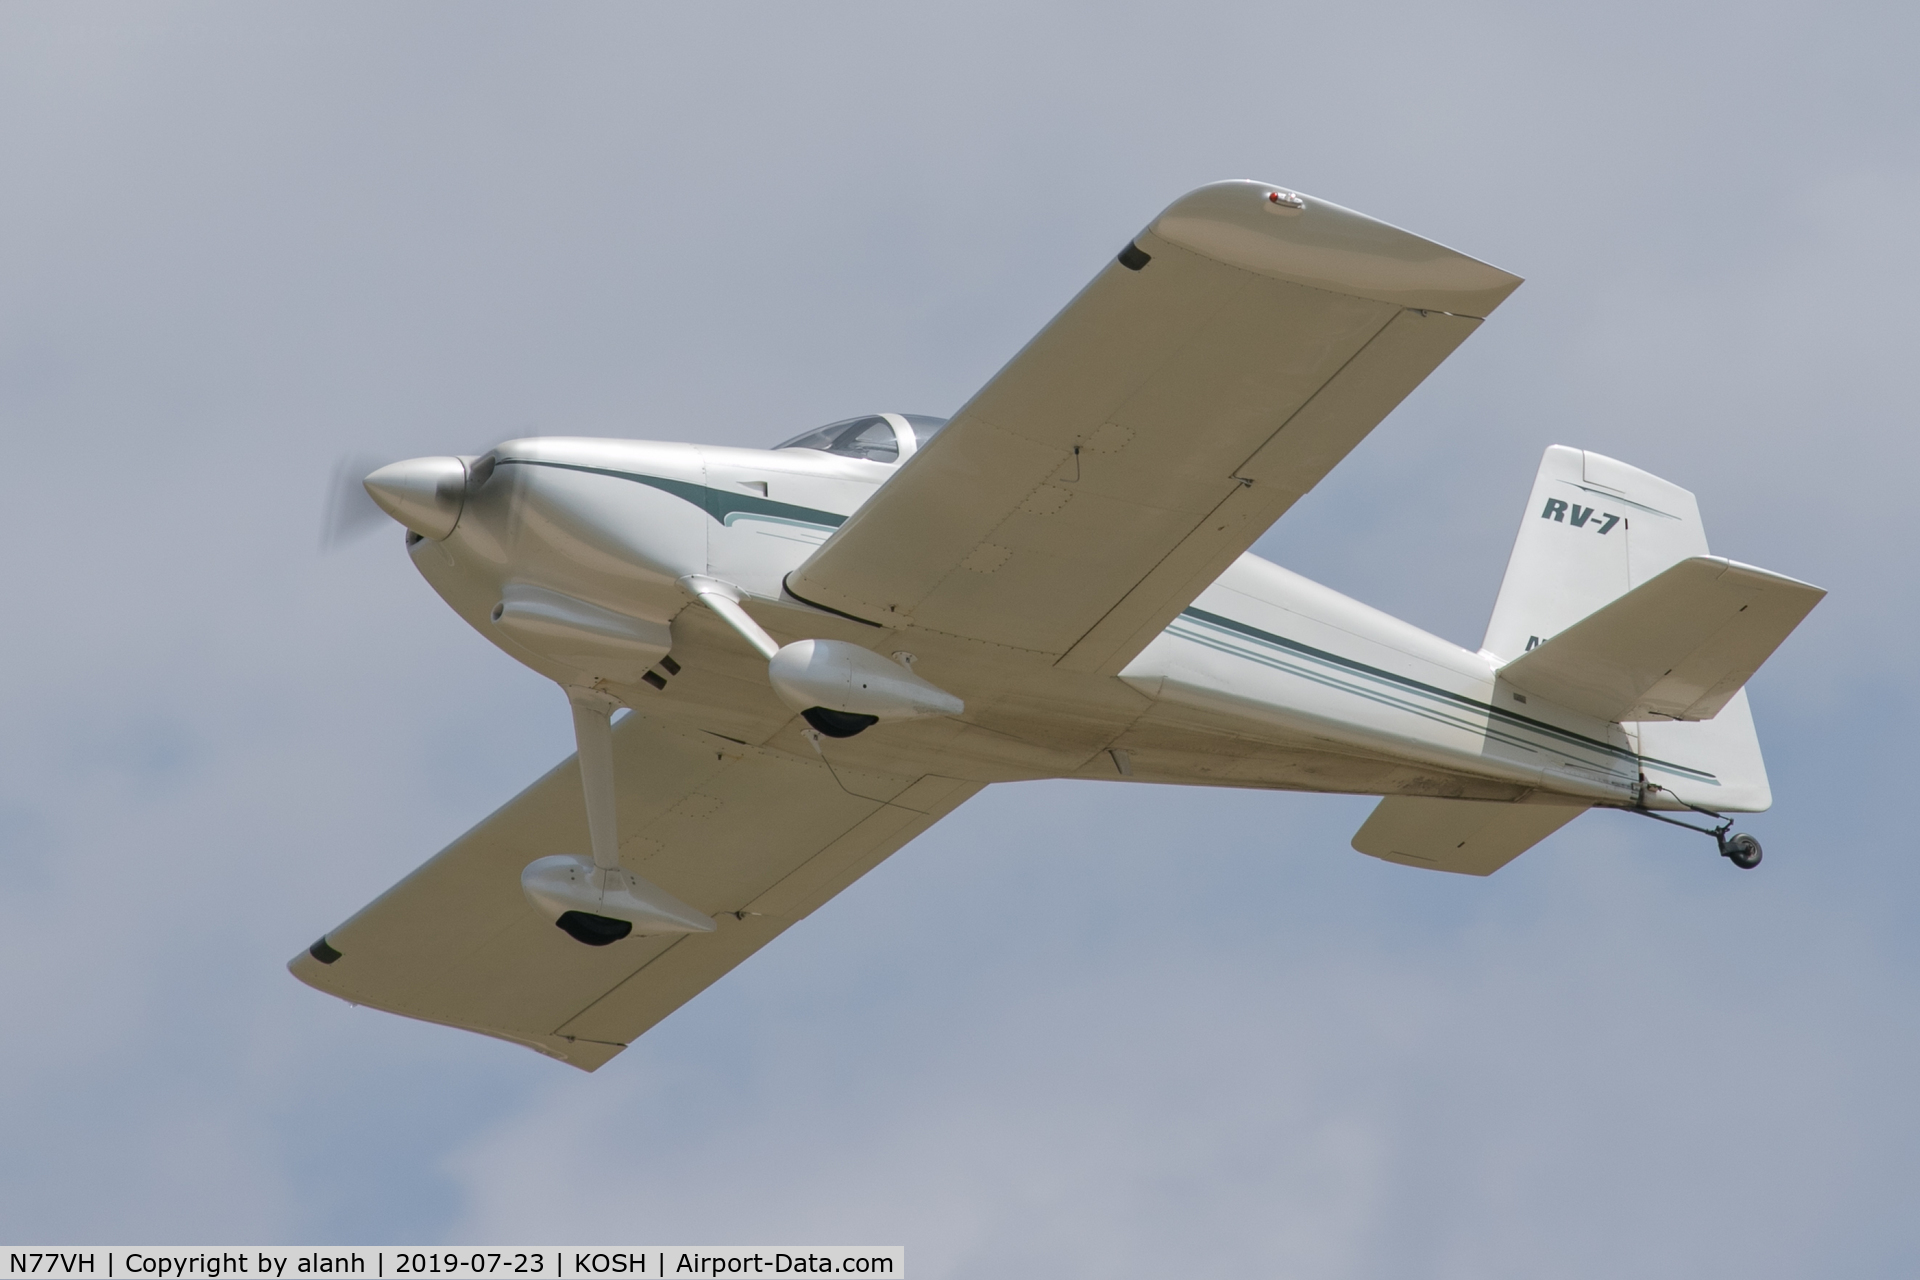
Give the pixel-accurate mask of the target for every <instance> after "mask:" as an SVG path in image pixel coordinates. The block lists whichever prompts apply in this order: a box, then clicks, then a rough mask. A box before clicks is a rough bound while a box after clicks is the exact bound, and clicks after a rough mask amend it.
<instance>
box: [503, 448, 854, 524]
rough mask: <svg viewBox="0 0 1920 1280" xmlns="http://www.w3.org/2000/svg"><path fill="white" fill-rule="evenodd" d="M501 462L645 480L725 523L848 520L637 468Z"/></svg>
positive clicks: (523, 460)
mask: <svg viewBox="0 0 1920 1280" xmlns="http://www.w3.org/2000/svg"><path fill="white" fill-rule="evenodd" d="M498 465H500V466H503V467H504V466H508V465H513V466H522V467H552V468H554V469H555V470H558V471H584V472H585V473H587V474H588V475H593V476H612V477H613V478H614V479H616V480H631V481H633V482H634V483H635V484H644V485H646V486H647V487H648V488H650V489H658V490H660V492H662V493H670V494H672V495H673V496H674V497H676V498H679V499H680V500H681V501H682V502H690V503H692V504H693V505H694V506H696V507H699V508H700V509H701V510H702V511H704V512H706V513H707V514H708V515H710V516H712V517H713V518H714V519H715V520H718V521H719V522H720V523H722V524H725V523H726V522H727V517H728V516H731V515H737V514H739V513H741V512H745V513H746V514H747V515H752V516H775V517H778V518H780V519H782V520H792V521H795V522H796V523H799V524H810V525H815V526H825V527H826V528H829V529H838V528H839V527H840V526H841V525H843V524H845V523H846V522H847V518H846V517H845V516H843V515H837V514H835V513H834V512H831V511H820V510H818V509H816V508H814V507H799V506H795V505H794V504H793V503H791V502H775V501H773V500H772V499H770V498H756V497H753V496H752V495H750V494H744V493H726V492H723V491H722V490H719V489H709V488H708V487H707V486H706V485H703V484H694V483H693V482H692V481H690V480H668V479H665V478H663V477H661V476H648V475H642V474H640V473H639V472H637V471H615V470H612V469H611V468H609V467H583V466H580V465H578V464H576V463H572V462H541V461H538V460H536V459H533V458H501V459H500V460H499V464H498Z"/></svg>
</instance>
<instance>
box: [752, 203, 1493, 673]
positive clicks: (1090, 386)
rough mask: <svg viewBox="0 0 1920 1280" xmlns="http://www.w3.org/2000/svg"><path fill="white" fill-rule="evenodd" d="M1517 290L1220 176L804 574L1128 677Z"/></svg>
mask: <svg viewBox="0 0 1920 1280" xmlns="http://www.w3.org/2000/svg"><path fill="white" fill-rule="evenodd" d="M1281 196H1284V197H1285V199H1284V200H1280V199H1276V197H1281ZM1288 201H1293V202H1295V203H1287V202H1288ZM1518 284H1519V280H1518V278H1517V277H1514V276H1511V275H1509V274H1507V273H1506V272H1504V271H1500V270H1498V269H1497V268H1494V267H1490V266H1487V265H1486V264H1485V263H1481V262H1477V261H1475V260H1474V259H1472V258H1468V257H1466V256H1464V255H1462V254H1458V253H1455V252H1453V251H1452V250H1450V249H1446V248H1443V247H1441V246H1439V245H1436V244H1433V243H1431V242H1430V241H1426V240H1422V239H1420V238H1419V237H1417V236H1413V235H1409V234H1408V233H1406V232H1404V231H1400V230H1398V229H1396V228H1393V227H1389V226H1387V225H1385V224H1384V223H1379V222H1375V221H1374V220H1372V219H1370V218H1366V217H1363V216H1362V215H1360V214H1357V213H1353V212H1351V211H1350V210H1346V209H1342V208H1340V207H1339V206H1337V205H1332V204H1327V203H1325V202H1322V201H1318V200H1312V199H1308V198H1303V197H1296V196H1294V195H1292V193H1281V192H1278V191H1277V190H1276V189H1275V188H1273V187H1270V186H1267V185H1265V184H1261V183H1253V182H1237V183H1220V184H1216V185H1214V186H1211V187H1206V188H1202V189H1201V190H1200V191H1197V192H1194V193H1192V194H1191V195H1189V196H1186V197H1184V198H1183V199H1182V200H1180V201H1179V202H1177V203H1176V204H1174V205H1173V206H1172V207H1171V208H1169V209H1168V210H1167V211H1166V213H1164V214H1163V215H1161V217H1160V218H1159V219H1158V220H1157V221H1156V222H1155V223H1154V224H1153V226H1152V227H1151V228H1149V230H1148V231H1146V232H1143V233H1142V234H1141V236H1140V237H1139V238H1138V239H1137V240H1136V242H1135V243H1134V244H1133V245H1131V246H1129V247H1128V252H1127V253H1125V254H1122V255H1121V258H1120V259H1118V260H1116V261H1115V262H1113V263H1110V264H1109V265H1108V266H1107V267H1106V269H1105V270H1104V271H1102V272H1101V273H1100V274H1099V275H1098V276H1096V277H1095V278H1094V280H1093V282H1092V283H1091V284H1089V285H1088V286H1087V288H1086V289H1085V290H1083V291H1082V292H1081V294H1080V296H1079V297H1078V298H1076V299H1074V301H1073V302H1072V303H1071V304H1069V305H1068V307H1067V308H1066V310H1064V311H1062V312H1061V313H1060V314H1059V315H1058V316H1057V317H1055V318H1054V320H1053V321H1052V322H1051V323H1049V324H1048V325H1047V327H1046V328H1045V329H1043V330H1042V331H1041V332H1040V333H1039V335H1038V336H1036V337H1035V338H1034V339H1033V341H1032V342H1030V343H1029V344H1028V345H1027V347H1026V348H1025V349H1024V350H1023V351H1021V352H1020V354H1019V355H1017V356H1015V357H1014V359H1013V360H1012V361H1011V362H1010V363H1009V364H1008V365H1007V366H1006V368H1004V369H1002V370H1001V371H1000V373H999V374H998V375H996V376H995V377H994V379H993V380H992V381H991V382H989V383H988V384H987V385H986V386H985V387H984V388H982V389H981V391H980V392H979V393H978V394H977V395H975V396H974V398H973V399H972V400H971V401H970V402H968V404H967V405H966V406H965V407H963V408H962V409H961V411H960V412H959V414H958V415H957V416H956V417H955V418H954V420H953V423H952V424H951V425H950V426H948V427H947V428H946V429H945V430H944V431H942V432H941V433H940V434H939V435H938V436H936V437H934V439H933V440H932V441H931V442H929V443H928V444H927V446H926V447H925V448H923V449H922V450H921V451H920V452H919V453H918V454H916V455H915V456H914V457H913V458H911V459H910V460H908V461H907V462H906V463H905V464H903V465H902V466H901V468H900V470H899V472H898V473H897V474H896V475H895V476H894V478H893V479H892V480H890V481H888V483H887V484H886V485H885V486H884V487H883V488H882V489H881V490H880V492H879V493H877V494H875V495H874V497H873V498H872V499H870V500H869V501H868V502H867V503H866V504H865V505H864V506H862V507H861V509H860V510H859V511H858V512H856V513H855V514H854V515H853V516H852V517H851V518H849V519H848V521H847V523H846V524H845V525H843V526H841V528H840V529H839V530H837V531H836V532H835V533H834V534H833V536H832V537H830V538H829V539H828V540H827V541H826V542H825V543H824V544H823V545H822V546H821V547H820V549H819V550H818V551H816V552H815V553H814V554H813V556H812V557H811V558H810V559H808V560H807V562H806V563H805V564H803V565H801V566H800V567H799V568H798V569H796V570H795V571H794V572H793V573H792V574H791V575H789V577H788V580H787V588H788V590H789V591H790V592H791V593H792V594H793V595H794V596H796V597H798V598H799V599H802V600H805V601H808V602H810V603H813V604H817V605H823V606H825V607H827V608H830V609H833V610H836V611H838V612H841V613H846V614H851V615H853V616H855V617H857V618H861V619H864V620H868V621H872V622H877V623H880V624H882V625H888V626H903V627H904V626H918V627H920V628H925V629H930V630H934V631H939V632H943V633H946V634H948V635H953V636H959V637H964V638H967V639H971V640H977V641H983V642H987V643H991V644H997V645H1003V646H1007V647H1011V648H1016V649H1022V650H1026V651H1028V652H1033V653H1039V654H1045V655H1050V656H1053V657H1054V658H1055V659H1056V660H1059V661H1061V663H1062V665H1065V666H1067V667H1069V668H1072V669H1078V670H1086V671H1102V672H1113V671H1118V670H1119V669H1120V667H1122V666H1124V665H1125V663H1126V662H1127V660H1128V659H1130V658H1131V657H1132V656H1133V655H1134V654H1135V653H1137V652H1138V651H1139V650H1140V649H1141V648H1142V647H1144V646H1145V644H1146V643H1147V642H1148V641H1149V640H1150V639H1151V638H1152V637H1153V636H1154V635H1157V634H1158V633H1159V632H1160V631H1161V630H1162V629H1163V628H1164V627H1165V626H1166V625H1167V624H1168V622H1170V621H1171V620H1172V618H1173V617H1174V616H1176V615H1177V614H1178V613H1179V611H1180V610H1181V609H1182V608H1184V607H1185V606H1186V605H1187V604H1188V603H1190V602H1191V601H1192V600H1193V598H1194V597H1195V596H1196V595H1198V594H1199V592H1200V591H1201V590H1202V589H1204V588H1205V586H1206V585H1207V584H1208V583H1209V582H1211V581H1212V580H1213V579H1214V578H1215V577H1217V576H1218V575H1219V574H1220V573H1221V572H1224V571H1225V569H1226V567H1227V566H1228V565H1229V564H1231V563H1232V561H1233V559H1234V558H1235V557H1236V556H1238V555H1239V554H1240V553H1241V552H1243V551H1245V550H1246V548H1247V547H1248V546H1250V545H1252V543H1253V541H1254V539H1256V538H1258V537H1259V536H1260V534H1261V533H1263V532H1265V531H1266V529H1267V528H1268V527H1269V526H1270V525H1271V524H1272V523H1273V521H1274V520H1276V519H1277V518H1279V516H1280V515H1281V514H1283V513H1284V512H1285V511H1286V510H1287V508H1288V507H1290V506H1291V505H1292V504H1293V502H1294V501H1295V500H1297V499H1298V498H1299V497H1300V495H1301V494H1303V493H1305V492H1306V491H1307V490H1309V489H1310V488H1312V487H1313V485H1315V484H1316V483H1318V482H1319V480H1320V478H1321V477H1322V476H1324V475H1325V474H1326V473H1327V472H1328V471H1329V470H1331V469H1332V468H1333V466H1334V465H1335V464H1336V463H1338V462H1339V461H1340V459H1341V458H1343V457H1345V456H1346V454H1347V452H1348V451H1349V450H1351V449H1352V448H1353V446H1354V445H1355V444H1357V443H1358V442H1359V441H1360V440H1361V439H1362V438H1364V437H1365V435H1366V434H1367V432H1368V431H1370V430H1372V428H1373V427H1374V425H1375V424H1376V423H1378V422H1379V421H1380V419H1381V418H1383V417H1384V416H1385V415H1386V414H1387V412H1388V411H1390V410H1391V409H1392V408H1393V407H1394V405H1395V404H1397V403H1399V401H1400V399H1401V398H1402V397H1404V396H1405V395H1406V394H1407V393H1408V392H1409V391H1411V390H1412V389H1413V387H1415V386H1416V385H1418V384H1419V382H1420V381H1421V379H1423V378H1424V377H1426V375H1427V374H1428V373H1429V372H1431V370H1432V369H1433V368H1434V367H1435V366H1436V365H1438V364H1439V363H1440V361H1441V360H1443V359H1445V358H1446V356H1447V355H1448V354H1449V353H1450V352H1451V351H1452V350H1453V349H1454V348H1455V347H1456V346H1457V345H1458V344H1459V343H1460V342H1461V341H1463V340H1464V339H1465V338H1466V336H1467V335H1468V334H1469V333H1471V332H1472V330H1473V329H1474V327H1475V326H1476V325H1477V324H1478V323H1479V321H1478V319H1477V317H1479V316H1483V315H1485V314H1486V313H1487V312H1488V311H1489V310H1491V308H1492V307H1493V306H1494V305H1496V304H1497V303H1498V302H1499V301H1500V299H1501V298H1503V297H1505V296H1506V294H1507V293H1509V292H1511V291H1512V289H1513V288H1515V287H1516V286H1517V285H1518Z"/></svg>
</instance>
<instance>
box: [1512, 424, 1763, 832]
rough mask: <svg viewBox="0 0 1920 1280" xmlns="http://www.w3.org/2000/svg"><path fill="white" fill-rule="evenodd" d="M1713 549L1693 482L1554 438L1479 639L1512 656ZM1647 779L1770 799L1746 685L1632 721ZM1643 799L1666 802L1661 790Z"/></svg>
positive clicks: (1704, 793)
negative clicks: (1690, 709) (1723, 698)
mask: <svg viewBox="0 0 1920 1280" xmlns="http://www.w3.org/2000/svg"><path fill="white" fill-rule="evenodd" d="M1706 554H1708V553H1707V534H1706V529H1705V528H1704V527H1703V526H1702V525H1701V523H1700V506H1699V503H1697V502H1696V501H1695V500H1694V496H1693V494H1692V493H1690V492H1688V491H1687V490H1685V489H1682V488H1681V487H1680V486H1679V485H1676V484H1671V483H1669V482H1668V481H1665V480H1662V479H1661V478H1660V477H1658V476H1655V475H1649V474H1648V473H1646V472H1645V471H1642V470H1640V469H1639V468H1638V467H1630V466H1628V465H1627V464H1626V463H1624V462H1616V461H1614V460H1613V459H1612V458H1608V457H1604V456H1602V455H1601V454H1597V453H1589V452H1586V451H1585V450H1581V449H1570V448H1568V447H1567V446H1565V445H1558V444H1557V445H1553V446H1552V447H1550V448H1549V449H1548V450H1547V452H1546V456H1545V457H1543V458H1541V460H1540V471H1539V473H1538V474H1537V475H1536V476H1535V477H1534V481H1533V493H1532V495H1531V496H1530V497H1529V498H1528V499H1527V508H1526V511H1525V512H1523V513H1522V515H1521V519H1520V532H1519V534H1518V536H1516V537H1515V538H1514V541H1513V554H1512V556H1511V557H1510V558H1509V559H1508V560H1507V576H1506V577H1505V579H1503V580H1502V581H1501V583H1500V596H1499V598H1498V599H1497V600H1496V601H1495V602H1494V605H1493V618H1492V619H1491V620H1490V621H1489V622H1488V623H1487V638H1486V640H1485V641H1484V642H1483V643H1482V644H1481V648H1482V650H1483V651H1485V652H1486V653H1487V654H1488V655H1489V656H1490V657H1492V658H1493V659H1494V660H1495V661H1496V662H1499V663H1502V664H1504V663H1507V662H1511V661H1512V660H1513V659H1515V658H1517V657H1519V656H1520V655H1521V654H1523V653H1526V652H1527V651H1528V650H1529V649H1532V648H1535V647H1537V646H1538V645H1539V644H1540V643H1541V642H1543V641H1546V640H1549V639H1551V638H1552V637H1554V636H1555V635H1558V634H1559V633H1560V632H1562V631H1565V630H1566V629H1567V628H1568V627H1571V626H1572V625H1573V624H1574V623H1576V622H1579V621H1580V620H1581V619H1583V618H1585V617H1587V616H1588V615H1590V614H1592V613H1593V612H1594V611H1595V610H1597V609H1600V608H1602V607H1603V606H1605V605H1608V604H1611V603H1612V602H1613V601H1615V600H1617V599H1619V598H1620V597H1621V596H1623V595H1625V594H1626V593H1627V592H1629V591H1631V590H1633V589H1634V588H1635V587H1637V586H1639V585H1641V584H1642V583H1644V582H1648V581H1651V580H1652V579H1654V578H1656V577H1658V576H1659V575H1660V574H1661V573H1663V572H1664V571H1666V570H1667V569H1670V568H1672V567H1673V566H1674V565H1676V564H1678V563H1680V561H1682V560H1686V559H1690V558H1692V557H1694V556H1704V555H1706ZM1627 730H1628V733H1629V734H1630V736H1631V737H1632V739H1633V740H1634V742H1635V743H1636V744H1637V746H1638V749H1639V751H1640V752H1641V755H1642V760H1643V764H1642V770H1643V772H1644V773H1645V775H1646V778H1647V780H1648V781H1649V782H1652V783H1654V784H1656V785H1658V786H1660V787H1664V788H1666V789H1667V790H1668V791H1670V792H1671V793H1673V794H1675V795H1678V796H1680V797H1682V798H1684V799H1685V800H1687V801H1689V802H1691V803H1693V804H1698V805H1705V806H1707V807H1709V808H1713V809H1727V810H1740V811H1743V812H1752V811H1756V810H1760V809H1765V808H1766V807H1767V806H1768V805H1769V804H1770V803H1772V793H1771V791H1770V790H1769V788H1768V785H1767V771H1766V766H1765V764H1764V763H1763V762H1762V761H1761V758H1760V741H1759V738H1758V737H1757V736H1756V735H1755V733H1754V728H1753V717H1752V714H1751V712H1750V711H1749V710H1748V707H1747V695H1746V692H1745V691H1744V690H1742V691H1741V692H1739V693H1737V694H1735V695H1734V696H1733V698H1732V700H1731V701H1729V702H1728V703H1727V705H1726V707H1725V708H1724V709H1723V710H1722V711H1721V712H1720V713H1719V714H1718V715H1716V716H1715V717H1714V718H1713V719H1711V720H1701V721H1693V722H1678V721H1657V720H1656V721H1641V722H1636V723H1633V724H1629V725H1628V726H1627ZM1648 803H1649V804H1651V805H1653V806H1654V807H1662V806H1663V805H1664V803H1665V802H1664V801H1663V800H1662V798H1661V796H1660V793H1658V792H1655V793H1651V794H1650V795H1649V797H1648Z"/></svg>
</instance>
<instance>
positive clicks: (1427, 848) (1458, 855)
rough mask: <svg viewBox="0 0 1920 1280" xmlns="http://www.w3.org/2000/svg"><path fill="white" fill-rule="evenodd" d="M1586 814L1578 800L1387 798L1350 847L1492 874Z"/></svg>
mask: <svg viewBox="0 0 1920 1280" xmlns="http://www.w3.org/2000/svg"><path fill="white" fill-rule="evenodd" d="M1586 811H1587V806H1586V805H1585V804H1582V803H1580V802H1578V801H1571V802H1567V803H1564V804H1515V803H1511V802H1505V801H1498V800H1446V799H1440V798H1437V797H1430V796H1388V797H1387V798H1386V799H1384V800H1382V801H1381V802H1380V803H1379V804H1378V805H1376V806H1375V807H1374V810H1373V813H1372V814H1370V815H1369V816H1368V818H1367V820H1366V821H1365V822H1363V823H1362V824H1360V830H1358V831H1356V832H1355V833H1354V836H1353V847H1354V848H1355V849H1358V850H1359V851H1360V852H1361V853H1364V854H1368V855H1369V856H1371V857H1375V858H1380V859H1383V860H1385V861H1387V862H1400V863H1405V864H1406V865H1407V866H1409V867H1426V868H1427V869H1428V870H1431V871H1454V872H1458V873H1460V874H1462V875H1469V876H1490V875H1492V874H1493V873H1494V872H1496V871H1498V870H1499V869H1500V868H1502V867H1504V866H1506V865H1507V864H1508V863H1509V862H1512V861H1513V860H1514V859H1515V858H1517V857H1519V856H1520V855H1521V854H1523V853H1525V852H1526V851H1527V850H1529V849H1531V848H1533V846H1535V845H1536V844H1539V843H1540V842H1541V841H1542V840H1545V839H1546V838H1547V837H1548V836H1550V835H1552V834H1553V833H1554V832H1556V831H1558V830H1559V829H1560V828H1562V827H1564V826H1566V825H1567V824H1568V823H1569V822H1572V821H1573V820H1574V819H1575V818H1577V817H1579V816H1580V815H1581V814H1583V813H1585V812H1586Z"/></svg>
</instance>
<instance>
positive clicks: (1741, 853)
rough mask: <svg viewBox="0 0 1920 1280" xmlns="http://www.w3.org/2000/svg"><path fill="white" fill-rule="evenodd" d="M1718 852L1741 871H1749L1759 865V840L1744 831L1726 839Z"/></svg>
mask: <svg viewBox="0 0 1920 1280" xmlns="http://www.w3.org/2000/svg"><path fill="white" fill-rule="evenodd" d="M1720 852H1721V853H1722V854H1723V855H1724V856H1725V857H1726V858H1727V859H1728V860H1729V861H1730V862H1732V863H1733V865H1734V866H1736V867H1739V868H1740V869H1741V870H1742V871H1751V870H1753V869H1754V868H1755V867H1757V866H1759V865H1760V842H1759V841H1758V840H1755V839H1754V838H1753V837H1752V836H1750V835H1747V834H1745V833H1744V832H1743V833H1741V834H1740V835H1737V836H1735V837H1733V839H1731V840H1729V841H1727V842H1726V845H1725V846H1724V847H1723V848H1722V849H1721V850H1720Z"/></svg>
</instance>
